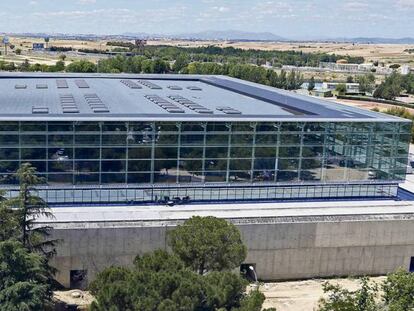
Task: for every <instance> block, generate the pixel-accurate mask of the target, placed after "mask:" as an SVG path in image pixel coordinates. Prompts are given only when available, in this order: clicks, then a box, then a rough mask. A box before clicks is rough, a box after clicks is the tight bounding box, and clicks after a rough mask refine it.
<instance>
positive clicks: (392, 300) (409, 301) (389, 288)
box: [382, 269, 414, 311]
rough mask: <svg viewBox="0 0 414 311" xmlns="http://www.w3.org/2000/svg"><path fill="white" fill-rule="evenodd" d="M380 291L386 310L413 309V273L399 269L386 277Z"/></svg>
mask: <svg viewBox="0 0 414 311" xmlns="http://www.w3.org/2000/svg"><path fill="white" fill-rule="evenodd" d="M382 290H383V292H384V294H383V299H384V302H385V305H386V306H387V308H388V309H387V310H389V311H405V310H413V309H414V273H409V272H407V271H405V270H403V269H399V270H398V271H396V272H395V273H392V274H390V275H388V276H387V279H386V280H385V282H384V284H383V285H382Z"/></svg>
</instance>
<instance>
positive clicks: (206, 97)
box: [0, 73, 407, 122]
mask: <svg viewBox="0 0 414 311" xmlns="http://www.w3.org/2000/svg"><path fill="white" fill-rule="evenodd" d="M39 85H41V86H42V87H41V88H39V87H38V86H39ZM172 85H173V86H174V87H171V86H172ZM23 86H24V87H23ZM90 94H93V95H94V97H93V98H91V95H90ZM62 96H63V97H64V98H65V97H66V98H67V97H70V98H72V97H73V100H74V103H75V104H72V105H75V106H76V109H72V110H71V109H68V108H67V107H66V108H65V105H64V104H66V103H65V102H64V101H63V102H62V99H61V98H62ZM148 96H156V97H155V98H157V100H156V101H154V100H152V101H151V100H148ZM153 98H154V97H153ZM172 98H180V99H182V100H180V101H177V100H173V99H172ZM34 107H41V108H42V113H35V112H34V111H37V110H36V109H35V110H33V109H34ZM223 107H226V109H222V108H223ZM64 108H65V109H64ZM72 108H73V107H72ZM181 111H183V112H181ZM229 111H230V113H229ZM232 111H233V112H237V113H231V112H232ZM177 112H180V113H177ZM206 112H209V113H206ZM0 120H7V121H13V120H19V121H29V120H36V121H71V120H73V121H81V120H85V121H90V120H93V121H111V120H116V121H123V120H155V121H156V120H166V121H168V120H171V121H338V122H339V121H344V122H345V121H374V122H375V121H376V122H379V121H381V122H403V121H407V120H404V119H401V118H397V117H393V116H388V115H384V114H380V113H376V112H372V111H367V110H362V109H359V108H355V107H350V106H345V105H341V104H337V103H332V102H329V101H324V100H321V99H317V98H313V97H309V96H302V95H297V94H295V93H293V92H288V91H284V90H280V89H276V88H272V87H268V86H264V85H260V84H256V83H251V82H247V81H243V80H239V79H234V78H229V77H225V76H208V75H204V76H203V75H135V74H68V73H65V74H60V73H0Z"/></svg>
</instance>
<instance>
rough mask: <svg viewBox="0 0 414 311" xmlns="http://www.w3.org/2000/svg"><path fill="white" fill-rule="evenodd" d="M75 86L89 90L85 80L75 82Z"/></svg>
mask: <svg viewBox="0 0 414 311" xmlns="http://www.w3.org/2000/svg"><path fill="white" fill-rule="evenodd" d="M75 84H76V86H77V87H78V88H80V89H89V85H88V83H86V81H85V80H83V79H82V80H75Z"/></svg>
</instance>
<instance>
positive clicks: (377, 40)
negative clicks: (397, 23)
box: [314, 37, 414, 44]
mask: <svg viewBox="0 0 414 311" xmlns="http://www.w3.org/2000/svg"><path fill="white" fill-rule="evenodd" d="M314 41H319V40H314ZM321 41H325V42H352V43H365V44H368V43H371V44H414V38H408V37H407V38H380V37H374V38H365V37H359V38H332V39H324V40H321Z"/></svg>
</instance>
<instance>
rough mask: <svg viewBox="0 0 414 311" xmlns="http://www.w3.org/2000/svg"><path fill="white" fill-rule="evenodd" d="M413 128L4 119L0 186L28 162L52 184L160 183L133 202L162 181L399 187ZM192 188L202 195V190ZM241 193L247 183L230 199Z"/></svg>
mask: <svg viewBox="0 0 414 311" xmlns="http://www.w3.org/2000/svg"><path fill="white" fill-rule="evenodd" d="M410 132H411V123H409V122H406V123H405V122H395V123H392V122H387V123H380V122H365V123H362V122H349V123H343V122H342V123H338V122H266V123H264V122H231V123H225V122H51V121H50V122H1V123H0V184H2V185H10V186H12V185H14V184H16V180H15V179H14V177H13V173H14V172H15V171H16V170H17V168H18V167H19V165H20V164H21V163H24V162H30V163H32V165H33V166H35V167H36V168H37V170H38V172H39V175H41V176H43V177H44V180H45V186H46V185H47V186H48V188H49V189H53V188H54V189H59V188H62V189H63V188H70V187H72V188H73V185H75V186H76V187H77V188H79V189H84V188H85V187H87V188H88V187H93V186H99V185H100V188H102V187H103V188H105V187H106V188H108V189H109V188H110V187H113V186H115V189H117V188H119V190H114V191H121V190H120V189H121V188H122V186H124V187H125V186H126V185H127V187H128V188H135V189H144V188H146V189H147V188H148V187H151V189H153V190H152V191H154V189H155V191H158V190H157V189H158V188H159V189H161V190H160V191H161V192H159V193H156V194H154V193H151V195H150V199H148V200H147V199H145V198H147V197H148V195H144V194H143V195H142V196H141V195H140V194H139V195H132V199H129V198H128V195H127V194H125V195H122V197H123V198H125V200H133V201H153V200H156V198H160V197H163V196H164V194H163V191H164V190H162V189H164V188H165V189H171V188H172V187H177V189H178V188H180V187H182V186H185V185H188V186H191V187H195V188H197V189H205V191H206V193H207V192H208V191H207V189H214V188H213V185H215V186H216V185H219V188H220V189H227V190H228V189H236V188H237V187H239V186H243V187H245V186H248V185H250V187H248V188H247V189H254V188H253V187H252V185H255V186H256V187H260V185H263V186H262V187H263V188H264V189H268V187H273V188H274V189H285V188H286V187H287V186H288V187H291V186H294V185H307V187H308V188H309V187H310V186H312V185H315V187H316V185H326V184H332V185H335V184H339V185H340V184H342V186H343V184H344V183H346V184H381V185H384V184H393V185H395V184H396V183H398V181H400V180H402V179H404V178H405V173H406V165H407V158H408V147H409V142H410V139H411V136H410ZM220 185H222V186H220ZM278 187H279V188H278ZM283 187H285V188H283ZM273 188H272V189H273ZM305 188H306V187H304V188H303V189H305ZM240 189H242V188H240ZM286 189H287V188H286ZM290 189H291V188H290ZM314 189H317V188H314ZM50 191H52V190H50ZM108 191H109V190H108ZM122 191H124V190H122ZM131 191H132V190H131ZM137 191H138V190H137ZM168 191H170V190H168ZM203 191H204V190H202V191H201V192H203ZM248 191H250V190H248ZM266 191H268V190H266ZM275 191H276V190H275ZM286 191H287V190H286ZM312 191H317V190H312ZM381 191H382V190H381ZM381 191H379V190H378V189H377V188H376V189H375V190H374V192H375V193H381ZM141 192H142V191H141ZM213 192H214V191H213ZM322 192H323V191H322ZM322 192H321V193H322ZM352 192H353V191H351V193H352ZM108 193H111V191H109V192H108ZM209 193H211V191H210V192H209ZM290 193H292V191H291V192H290ZM293 193H296V192H293ZM297 193H298V197H308V194H307V192H306V194H305V195H301V194H300V191H299V192H297ZM314 193H315V192H314ZM317 193H319V192H317ZM323 193H324V192H323ZM329 193H330V192H329ZM358 193H359V194H360V196H365V195H364V193H360V191H359V190H358ZM382 193H383V194H384V195H383V196H388V195H386V194H385V193H391V194H393V193H394V190H390V191H388V190H387V191H382ZM366 195H367V196H369V193H368V190H367V192H366ZM63 196H64V197H65V195H63ZM76 196H77V194H71V195H70V197H71V198H73V197H76ZM109 196H110V195H109ZM168 196H170V195H169V194H168ZM189 196H190V198H194V199H196V200H198V199H200V200H204V194H202V195H197V194H195V193H194V194H193V195H189ZM212 196H213V197H212ZM215 196H216V197H217V200H220V198H221V196H220V195H218V196H217V195H215V194H211V195H206V199H205V200H214V198H216V197H215ZM258 196H259V198H261V196H264V197H263V199H266V198H269V199H271V198H279V197H280V196H277V195H276V192H274V194H270V195H269V194H266V195H264V194H263V195H262V194H260V195H258ZM320 196H321V197H324V195H320ZM327 196H328V197H330V196H331V195H330V194H329V195H327ZM335 196H337V197H340V196H342V195H341V194H340V193H337V194H336V195H335ZM375 196H377V195H375ZM390 196H391V195H390ZM86 197H88V195H86ZM91 197H95V198H96V197H97V196H94V195H93V196H92V195H91ZM98 197H101V196H100V195H99V196H98ZM113 197H117V195H115V196H113ZM141 197H142V198H143V199H142V200H141V199H140V198H141ZM208 197H209V199H208ZM245 197H246V196H245V190H243V191H241V192H240V191H239V194H237V193H236V192H235V194H234V195H230V196H229V197H228V199H234V200H237V199H245ZM250 197H251V199H256V197H257V196H255V195H253V196H249V195H247V197H246V199H247V198H250ZM283 197H284V195H282V198H283ZM314 197H319V195H314ZM91 200H92V199H91ZM57 201H59V200H57ZM81 201H84V202H86V201H85V199H83V195H82V199H81ZM92 201H93V200H92ZM103 201H104V200H103ZM109 201H110V200H109ZM115 201H116V200H115ZM118 201H122V200H118Z"/></svg>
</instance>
